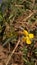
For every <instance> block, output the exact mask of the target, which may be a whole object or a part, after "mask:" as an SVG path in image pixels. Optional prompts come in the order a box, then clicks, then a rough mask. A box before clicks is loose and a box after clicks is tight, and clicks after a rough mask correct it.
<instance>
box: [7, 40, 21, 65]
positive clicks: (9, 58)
mask: <svg viewBox="0 0 37 65" xmlns="http://www.w3.org/2000/svg"><path fill="white" fill-rule="evenodd" d="M19 43H20V39H19V40H18V42H17V44H16V46H15V48H14V50H13V51H12V53H11V54H10V55H9V57H8V60H7V62H6V65H8V64H9V62H10V60H11V57H12V55H13V54H14V52H15V50H16V49H17V47H18V45H19Z"/></svg>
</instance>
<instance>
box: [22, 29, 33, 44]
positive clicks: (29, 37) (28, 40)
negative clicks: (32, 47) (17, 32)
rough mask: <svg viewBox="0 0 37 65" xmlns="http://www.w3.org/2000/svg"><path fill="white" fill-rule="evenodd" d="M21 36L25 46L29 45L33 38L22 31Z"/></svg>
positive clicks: (30, 34)
mask: <svg viewBox="0 0 37 65" xmlns="http://www.w3.org/2000/svg"><path fill="white" fill-rule="evenodd" d="M23 34H24V35H25V36H24V37H23V38H22V40H23V42H26V43H27V44H31V43H32V41H31V39H32V38H34V35H33V34H32V33H28V32H27V31H26V30H24V31H23Z"/></svg>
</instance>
